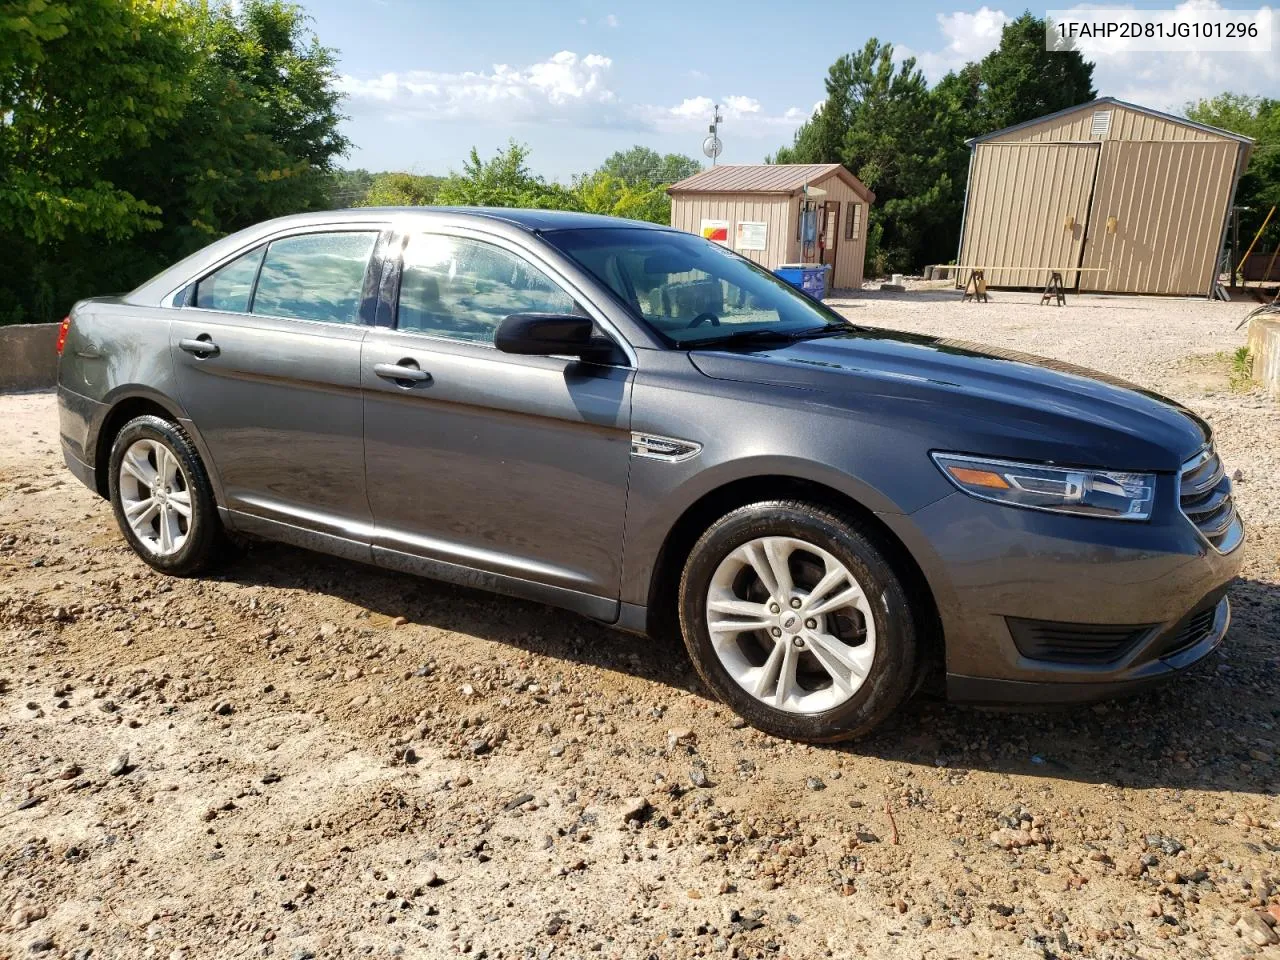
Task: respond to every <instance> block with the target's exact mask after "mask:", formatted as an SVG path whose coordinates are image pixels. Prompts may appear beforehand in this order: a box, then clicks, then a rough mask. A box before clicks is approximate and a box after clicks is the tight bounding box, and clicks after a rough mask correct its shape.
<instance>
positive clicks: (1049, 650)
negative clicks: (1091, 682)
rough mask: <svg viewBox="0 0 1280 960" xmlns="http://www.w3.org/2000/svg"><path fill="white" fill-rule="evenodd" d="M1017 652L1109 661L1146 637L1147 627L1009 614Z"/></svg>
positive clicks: (1058, 659) (1035, 656)
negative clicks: (1053, 619) (1034, 617)
mask: <svg viewBox="0 0 1280 960" xmlns="http://www.w3.org/2000/svg"><path fill="white" fill-rule="evenodd" d="M1008 623H1009V632H1010V633H1011V634H1012V635H1013V642H1014V644H1015V645H1016V646H1017V647H1018V652H1019V653H1021V654H1022V655H1023V656H1024V657H1030V658H1031V659H1032V660H1048V661H1051V662H1054V663H1110V662H1111V661H1113V660H1118V659H1119V658H1120V657H1121V656H1123V655H1124V653H1125V651H1127V650H1128V649H1129V648H1130V647H1132V646H1133V645H1134V644H1135V643H1137V642H1138V641H1139V640H1141V639H1142V638H1143V637H1144V636H1146V635H1147V634H1148V633H1149V632H1150V630H1151V627H1149V626H1134V625H1132V624H1124V625H1121V626H1110V625H1105V624H1091V623H1054V622H1053V621H1050V620H1022V619H1019V618H1017V617H1009V618H1008Z"/></svg>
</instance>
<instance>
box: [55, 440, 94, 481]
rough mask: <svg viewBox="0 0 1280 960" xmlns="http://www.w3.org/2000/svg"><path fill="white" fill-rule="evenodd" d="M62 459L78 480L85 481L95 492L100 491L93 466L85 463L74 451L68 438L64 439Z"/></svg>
mask: <svg viewBox="0 0 1280 960" xmlns="http://www.w3.org/2000/svg"><path fill="white" fill-rule="evenodd" d="M62 461H63V462H64V463H65V464H66V465H67V469H68V470H70V471H71V472H72V474H74V475H75V478H76V479H77V480H79V481H80V482H81V483H83V484H84V485H85V486H86V487H88V488H89V489H90V490H92V491H93V492H94V493H97V492H98V479H97V477H96V476H95V474H94V470H93V466H92V465H91V464H88V463H85V462H84V461H83V460H81V459H80V458H79V457H77V456H76V455H75V454H74V453H72V452H71V446H70V444H68V443H67V441H66V440H63V441H62Z"/></svg>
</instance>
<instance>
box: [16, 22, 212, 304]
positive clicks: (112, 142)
mask: <svg viewBox="0 0 1280 960" xmlns="http://www.w3.org/2000/svg"><path fill="white" fill-rule="evenodd" d="M192 18H193V14H192V11H191V9H190V8H189V7H188V6H186V5H185V4H183V3H179V2H177V0H172V2H170V0H152V2H147V3H142V2H136V3H121V2H119V0H0V250H2V251H3V256H0V323H4V322H20V321H31V320H46V319H52V318H54V317H56V316H58V315H59V314H58V311H60V310H62V309H64V308H65V306H66V305H67V304H68V303H69V302H70V300H71V299H74V296H75V295H78V294H79V292H80V291H81V290H82V289H84V288H85V287H87V285H88V283H87V282H86V278H91V277H92V276H93V275H94V271H96V270H97V269H98V268H99V267H100V264H101V260H100V259H98V258H95V257H93V256H90V257H89V258H88V259H77V258H78V256H79V251H78V250H77V249H76V248H77V246H78V245H79V244H80V242H81V241H84V240H90V241H91V243H92V246H93V247H95V248H97V249H98V250H101V249H102V248H103V247H104V246H111V245H121V244H124V243H125V242H127V241H128V240H129V238H132V237H135V236H137V235H138V234H140V233H141V232H142V231H145V230H152V229H155V228H156V227H157V226H158V225H159V223H160V220H159V216H160V214H161V212H162V211H161V210H160V209H159V208H158V207H157V206H156V205H155V204H154V202H151V198H150V197H148V196H147V195H146V193H145V192H144V191H140V190H138V189H136V188H135V187H134V186H133V185H132V184H129V183H127V182H125V180H124V179H123V178H121V177H118V176H116V175H115V173H114V170H113V167H114V166H115V165H116V164H117V163H118V162H121V161H123V160H124V159H125V158H127V157H129V156H132V155H134V154H136V153H137V152H138V151H139V150H144V149H147V148H148V147H149V146H151V145H152V144H154V143H155V142H157V141H158V140H161V139H163V138H164V137H165V136H167V135H168V134H169V133H170V132H171V131H172V130H174V129H175V128H176V126H177V125H178V122H179V120H180V118H181V116H182V113H183V111H184V110H185V108H186V106H187V104H188V103H189V101H190V98H191V88H190V82H189V81H190V71H189V64H190V61H191V60H192V57H193V55H194V46H193V44H192V43H191V41H190V39H189V34H190V28H191V24H192Z"/></svg>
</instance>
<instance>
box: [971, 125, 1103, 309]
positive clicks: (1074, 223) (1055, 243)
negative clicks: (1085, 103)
mask: <svg viewBox="0 0 1280 960" xmlns="http://www.w3.org/2000/svg"><path fill="white" fill-rule="evenodd" d="M1098 146H1099V145H1098V144H1096V143H983V144H979V145H978V148H977V150H976V152H975V154H974V158H973V170H972V173H971V175H970V178H969V203H968V208H967V209H966V211H965V226H964V244H963V247H962V248H961V251H960V263H961V266H962V267H964V268H975V267H981V268H983V269H984V270H985V272H986V278H987V283H988V284H990V285H991V286H995V287H1043V286H1044V285H1045V283H1046V282H1047V281H1048V279H1049V273H1050V271H1051V270H1059V271H1061V272H1062V279H1063V282H1064V283H1065V284H1066V285H1067V286H1068V287H1074V286H1076V284H1077V282H1078V279H1079V273H1077V272H1075V271H1073V270H1071V269H1070V268H1071V267H1076V266H1079V264H1080V254H1081V245H1082V243H1083V242H1084V236H1085V221H1086V219H1087V218H1088V216H1089V197H1090V195H1091V193H1092V191H1093V181H1094V175H1095V173H1096V172H1097V169H1098ZM968 274H969V270H968V269H962V270H961V271H960V279H961V280H964V279H965V278H967V276H968Z"/></svg>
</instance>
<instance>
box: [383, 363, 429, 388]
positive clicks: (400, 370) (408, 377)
mask: <svg viewBox="0 0 1280 960" xmlns="http://www.w3.org/2000/svg"><path fill="white" fill-rule="evenodd" d="M373 372H374V373H376V374H377V375H378V376H380V377H382V379H384V380H395V381H397V382H399V383H404V382H411V383H426V382H427V381H429V380H430V379H431V374H429V373H427V371H425V370H422V369H419V367H418V364H417V363H416V362H415V361H413V360H401V361H400V362H399V363H375V364H374V365H373Z"/></svg>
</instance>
